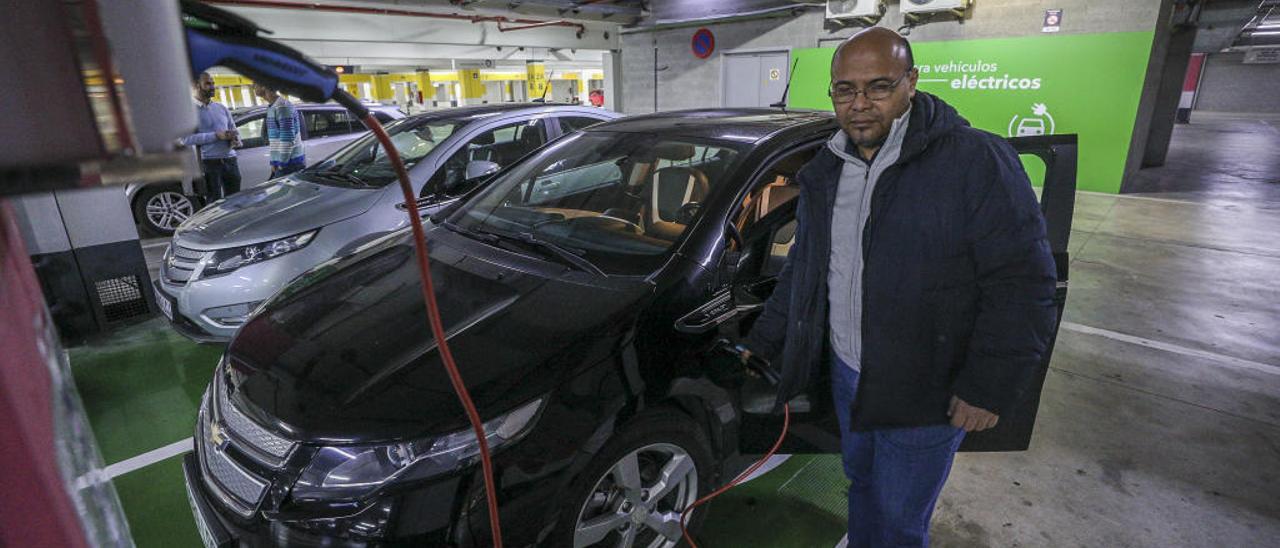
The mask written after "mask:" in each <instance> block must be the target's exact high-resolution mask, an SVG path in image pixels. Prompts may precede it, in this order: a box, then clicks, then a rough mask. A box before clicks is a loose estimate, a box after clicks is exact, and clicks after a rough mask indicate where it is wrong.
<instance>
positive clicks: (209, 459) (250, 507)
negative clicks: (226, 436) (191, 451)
mask: <svg viewBox="0 0 1280 548" xmlns="http://www.w3.org/2000/svg"><path fill="white" fill-rule="evenodd" d="M210 438H211V436H210V435H209V433H208V432H206V431H205V429H204V428H201V432H200V444H201V448H200V449H201V450H200V456H201V457H202V458H201V460H202V461H203V463H204V468H205V472H206V474H205V485H206V486H208V487H209V489H210V491H212V492H213V493H214V494H215V495H217V496H218V498H219V499H221V500H222V501H223V502H225V503H226V504H227V506H229V507H230V508H231V509H232V510H234V511H235V512H236V513H237V514H240V515H242V516H245V517H248V516H250V515H253V512H254V510H255V509H256V508H257V506H258V502H259V501H261V500H262V496H263V495H264V494H266V492H267V486H268V484H267V482H266V480H263V479H262V478H259V477H258V476H256V475H254V474H253V473H252V472H250V471H248V470H245V469H244V468H243V467H241V466H240V465H239V464H237V463H236V462H235V461H233V460H231V457H229V456H227V454H226V452H224V451H223V450H222V449H219V448H218V447H216V446H215V445H214V443H213V440H211V439H210Z"/></svg>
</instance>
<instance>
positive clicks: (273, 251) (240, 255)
mask: <svg viewBox="0 0 1280 548" xmlns="http://www.w3.org/2000/svg"><path fill="white" fill-rule="evenodd" d="M318 232H320V229H318V228H317V229H315V230H312V231H309V232H303V233H302V234H295V235H293V236H289V237H288V238H280V239H279V240H272V241H270V242H263V243H260V244H253V245H246V246H244V247H232V248H228V249H219V250H217V251H215V252H214V253H213V257H212V258H211V259H209V263H208V264H207V265H205V267H204V273H203V274H204V276H206V277H207V276H217V275H219V274H226V273H228V272H231V271H232V270H235V269H237V268H240V267H243V266H249V265H251V264H254V263H259V262H262V261H265V260H267V259H274V258H276V257H279V256H281V255H284V254H285V253H291V252H294V251H297V250H299V249H302V248H304V247H307V244H309V243H311V241H312V240H315V238H316V233H318Z"/></svg>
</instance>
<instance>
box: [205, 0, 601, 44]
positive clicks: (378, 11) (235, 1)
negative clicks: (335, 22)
mask: <svg viewBox="0 0 1280 548" xmlns="http://www.w3.org/2000/svg"><path fill="white" fill-rule="evenodd" d="M204 1H205V3H208V4H222V5H226V6H242V7H254V8H275V9H292V10H304V11H328V12H337V13H359V14H367V15H395V16H401V17H426V18H431V19H449V20H453V21H469V22H471V23H472V24H477V23H497V24H498V30H500V31H502V32H510V31H517V30H526V29H533V28H542V27H572V28H576V29H578V32H577V36H578V38H582V35H583V34H585V33H586V32H587V27H586V25H583V24H581V23H574V22H571V21H563V20H561V21H544V20H539V19H512V18H510V17H505V16H501V15H463V14H460V13H435V12H425V11H413V10H402V9H389V8H374V7H364V6H340V5H334V4H324V3H320V2H287V1H284V0H204ZM503 23H508V24H515V25H517V26H515V27H507V28H505V29H504V28H503V27H502V24H503Z"/></svg>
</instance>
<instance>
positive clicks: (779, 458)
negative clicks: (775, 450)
mask: <svg viewBox="0 0 1280 548" xmlns="http://www.w3.org/2000/svg"><path fill="white" fill-rule="evenodd" d="M789 458H791V455H774V456H772V457H769V460H767V461H765V463H764V464H763V465H761V466H760V468H758V469H756V471H755V472H752V473H751V475H750V476H747V477H746V478H744V479H743V480H742V482H741V483H738V485H743V484H745V483H747V482H749V481H751V480H753V479H756V478H758V477H760V476H763V475H765V474H768V473H769V471H770V470H773V469H774V468H777V467H779V466H781V465H782V463H784V462H787V459H789Z"/></svg>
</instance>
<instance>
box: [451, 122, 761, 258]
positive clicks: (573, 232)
mask: <svg viewBox="0 0 1280 548" xmlns="http://www.w3.org/2000/svg"><path fill="white" fill-rule="evenodd" d="M737 146H739V145H736V144H733V145H730V144H724V143H713V142H699V141H695V140H690V139H684V138H680V137H665V136H660V135H652V134H642V133H615V132H605V131H596V132H592V131H587V132H582V133H578V134H575V135H571V136H569V137H566V138H564V139H561V140H560V141H558V142H556V143H555V144H553V145H551V146H550V147H548V148H547V149H545V150H544V151H542V152H541V153H539V154H538V155H536V156H534V157H532V158H530V159H529V160H527V161H525V162H522V163H521V164H519V165H517V166H515V167H514V168H513V169H512V170H511V171H509V172H507V173H505V174H503V175H500V176H499V178H498V179H497V180H495V181H493V182H491V183H490V185H489V186H488V187H487V188H486V189H484V190H482V191H480V194H478V195H477V196H475V197H474V198H473V199H471V200H470V201H469V203H467V204H466V205H465V206H463V207H462V208H460V209H459V210H458V211H457V212H455V213H454V214H453V215H451V216H450V217H449V219H448V220H447V222H446V226H447V227H448V228H450V229H453V230H456V231H458V232H461V233H464V234H469V235H473V236H476V237H478V238H480V239H486V240H488V241H496V240H497V239H499V238H501V239H503V240H512V241H517V242H525V243H529V242H531V241H533V242H534V243H537V244H541V245H542V246H543V247H547V245H546V244H550V245H551V246H554V247H557V248H559V254H560V255H563V251H568V252H571V253H573V254H574V255H577V256H578V258H580V259H583V260H585V261H586V262H587V263H589V264H590V265H591V266H592V267H593V268H592V270H599V271H602V272H604V273H607V274H615V275H645V274H649V273H651V272H653V271H654V270H655V269H657V267H658V266H660V265H661V264H662V261H663V260H664V256H665V254H666V252H667V251H668V250H669V249H670V248H671V247H672V246H673V245H674V244H675V242H676V241H677V240H678V239H679V238H680V236H681V235H682V234H684V231H685V229H686V228H687V227H688V226H690V225H691V224H692V223H693V221H694V220H695V219H696V218H697V215H698V213H699V212H700V210H701V206H702V203H703V202H705V201H706V198H707V196H708V195H710V193H711V191H712V190H714V189H715V188H716V187H717V185H721V184H723V182H722V181H723V180H724V179H725V177H726V174H728V173H730V172H731V171H730V168H731V167H732V166H733V164H734V161H735V159H736V158H737V156H738V150H737V149H736V148H735V147H737Z"/></svg>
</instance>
